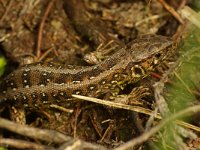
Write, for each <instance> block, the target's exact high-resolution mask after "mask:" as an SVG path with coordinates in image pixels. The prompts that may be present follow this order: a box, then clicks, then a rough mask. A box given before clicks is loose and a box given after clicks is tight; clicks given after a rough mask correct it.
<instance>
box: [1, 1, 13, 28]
mask: <svg viewBox="0 0 200 150" xmlns="http://www.w3.org/2000/svg"><path fill="white" fill-rule="evenodd" d="M13 2H14V1H12V0H10V1H9V4H8V6H7V7H6V11H5V12H4V14H3V15H2V17H1V19H0V24H1V22H3V20H4V18H5V17H6V16H7V14H8V12H9V10H10V8H11V6H12V3H13Z"/></svg>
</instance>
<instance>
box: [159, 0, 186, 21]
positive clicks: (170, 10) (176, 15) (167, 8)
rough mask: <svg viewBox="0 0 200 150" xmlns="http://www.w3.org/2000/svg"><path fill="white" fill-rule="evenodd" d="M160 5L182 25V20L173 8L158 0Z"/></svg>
mask: <svg viewBox="0 0 200 150" xmlns="http://www.w3.org/2000/svg"><path fill="white" fill-rule="evenodd" d="M158 1H159V2H160V3H161V4H162V5H163V7H164V8H165V9H166V10H167V11H169V12H170V13H171V14H172V15H173V16H174V18H176V19H177V20H178V21H179V22H180V23H181V24H184V21H183V19H182V18H181V16H180V15H179V14H178V13H177V12H176V11H175V10H174V8H172V7H171V6H169V5H168V4H167V3H166V2H165V1H164V0H158Z"/></svg>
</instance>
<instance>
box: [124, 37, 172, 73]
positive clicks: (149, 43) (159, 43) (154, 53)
mask: <svg viewBox="0 0 200 150" xmlns="http://www.w3.org/2000/svg"><path fill="white" fill-rule="evenodd" d="M127 47H128V48H127V50H128V51H130V53H131V56H132V58H133V61H134V62H139V63H140V64H141V63H142V62H144V63H146V65H147V63H149V67H147V66H146V67H145V68H146V69H148V70H151V68H153V67H154V66H157V65H158V64H160V63H161V62H162V61H163V60H165V58H166V57H167V56H168V54H169V53H170V52H171V51H172V50H173V49H174V48H175V46H174V42H173V41H172V39H170V38H169V37H165V36H161V35H143V36H141V37H139V38H137V39H136V40H134V41H133V42H131V43H130V44H129V45H128V46H127Z"/></svg>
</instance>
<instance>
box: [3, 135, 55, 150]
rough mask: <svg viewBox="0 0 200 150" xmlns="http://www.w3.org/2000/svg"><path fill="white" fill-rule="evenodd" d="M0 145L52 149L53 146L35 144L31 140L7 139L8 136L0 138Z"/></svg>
mask: <svg viewBox="0 0 200 150" xmlns="http://www.w3.org/2000/svg"><path fill="white" fill-rule="evenodd" d="M0 146H5V147H14V148H18V149H36V150H37V149H40V150H46V149H49V150H54V148H52V147H49V146H44V145H40V144H36V143H33V142H27V141H24V140H16V139H9V138H0Z"/></svg>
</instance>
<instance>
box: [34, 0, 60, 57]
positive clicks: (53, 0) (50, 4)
mask: <svg viewBox="0 0 200 150" xmlns="http://www.w3.org/2000/svg"><path fill="white" fill-rule="evenodd" d="M55 1H56V0H51V1H50V2H49V4H48V6H47V9H46V11H45V12H44V16H43V17H42V21H41V23H40V26H39V31H38V40H37V49H36V58H39V57H40V53H41V43H42V32H43V29H44V23H45V20H46V18H47V16H48V14H49V12H50V10H51V8H52V7H53V4H54V2H55Z"/></svg>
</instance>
